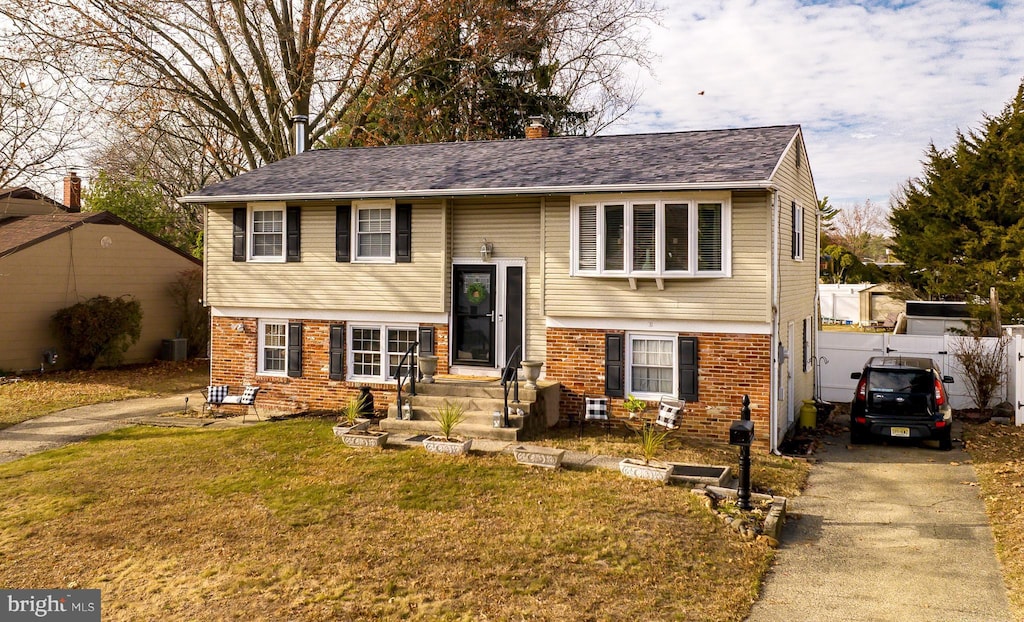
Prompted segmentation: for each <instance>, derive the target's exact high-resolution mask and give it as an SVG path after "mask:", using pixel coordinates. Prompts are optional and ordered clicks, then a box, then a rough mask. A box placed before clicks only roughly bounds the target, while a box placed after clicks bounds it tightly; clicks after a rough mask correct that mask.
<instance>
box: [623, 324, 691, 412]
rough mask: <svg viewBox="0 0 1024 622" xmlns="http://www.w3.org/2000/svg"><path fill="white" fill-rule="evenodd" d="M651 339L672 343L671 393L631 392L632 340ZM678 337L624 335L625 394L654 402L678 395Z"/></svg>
mask: <svg viewBox="0 0 1024 622" xmlns="http://www.w3.org/2000/svg"><path fill="white" fill-rule="evenodd" d="M634 339H651V340H655V339H656V340H658V341H669V342H671V343H672V349H671V350H670V351H671V352H672V393H671V394H668V393H650V392H641V391H632V390H631V388H632V386H633V340H634ZM678 343H679V336H678V335H677V334H675V333H626V360H625V363H626V370H625V371H626V374H625V375H626V393H627V394H628V395H632V396H634V397H638V398H640V399H644V400H651V401H656V400H659V399H661V398H662V397H675V396H677V395H679V347H678Z"/></svg>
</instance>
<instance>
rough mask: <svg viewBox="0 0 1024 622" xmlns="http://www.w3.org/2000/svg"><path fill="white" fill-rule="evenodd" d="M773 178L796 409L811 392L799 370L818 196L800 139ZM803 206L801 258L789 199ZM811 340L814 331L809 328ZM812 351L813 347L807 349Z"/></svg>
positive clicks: (783, 321) (813, 278)
mask: <svg viewBox="0 0 1024 622" xmlns="http://www.w3.org/2000/svg"><path fill="white" fill-rule="evenodd" d="M774 181H775V182H776V184H777V185H778V188H779V191H778V198H779V210H780V214H779V216H780V236H779V237H780V243H779V246H780V248H779V324H780V328H781V331H782V333H783V334H782V335H780V340H781V341H782V343H788V339H789V335H788V330H787V326H788V325H789V322H793V325H794V330H795V332H796V334H795V336H794V340H793V341H794V343H795V345H796V352H794V353H793V358H794V361H795V366H794V367H795V372H796V382H795V392H796V395H795V396H794V397H795V398H796V399H795V400H794V405H793V407H794V409H799V407H800V402H799V400H802V399H811V398H812V397H813V395H814V375H813V370H808V371H807V372H804V371H803V361H802V359H803V347H802V342H803V320H804V319H805V318H808V317H813V316H814V296H815V292H816V288H817V283H818V246H817V244H818V241H817V226H818V220H817V212H818V197H817V196H816V194H815V190H814V182H813V179H812V177H811V171H810V167H809V165H808V162H807V158H806V152H805V150H804V145H803V142H802V140H801V138H800V137H799V136H798V137H797V142H796V143H795V144H794V147H793V148H791V149H789V151H787V152H786V155H785V157H784V158H783V160H782V163H781V164H780V166H779V168H778V170H777V171H776V174H775V177H774ZM793 201H796V202H797V203H798V204H799V205H802V206H803V216H804V226H803V230H804V244H803V260H802V261H796V260H794V259H793V258H792V252H791V251H792V239H793V221H792V209H791V205H792V202H793ZM811 336H812V339H813V336H814V330H812V331H811ZM811 351H812V352H813V349H812V350H811Z"/></svg>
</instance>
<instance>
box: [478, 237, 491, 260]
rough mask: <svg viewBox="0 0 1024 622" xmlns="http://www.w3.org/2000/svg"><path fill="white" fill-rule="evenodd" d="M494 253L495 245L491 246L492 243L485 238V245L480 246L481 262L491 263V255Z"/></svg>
mask: <svg viewBox="0 0 1024 622" xmlns="http://www.w3.org/2000/svg"><path fill="white" fill-rule="evenodd" d="M493 253H494V245H493V244H491V243H490V242H488V241H487V238H484V242H483V244H481V245H480V260H481V261H490V260H491V255H492V254H493Z"/></svg>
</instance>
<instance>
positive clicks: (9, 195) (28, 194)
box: [0, 186, 69, 214]
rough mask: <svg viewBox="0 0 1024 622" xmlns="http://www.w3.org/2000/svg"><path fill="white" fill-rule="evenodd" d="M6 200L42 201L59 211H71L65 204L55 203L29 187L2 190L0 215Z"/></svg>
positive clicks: (0, 191) (0, 190)
mask: <svg viewBox="0 0 1024 622" xmlns="http://www.w3.org/2000/svg"><path fill="white" fill-rule="evenodd" d="M6 199H21V200H24V201H40V202H42V203H47V204H49V205H52V206H53V207H54V208H55V209H59V210H61V211H64V212H67V211H69V210H68V206H67V205H64V204H63V203H60V202H59V201H54V200H53V199H51V198H50V197H48V196H46V195H45V194H43V193H41V192H38V191H36V190H33V189H32V188H29V187H27V186H18V187H10V188H0V214H2V213H3V201H4V200H6Z"/></svg>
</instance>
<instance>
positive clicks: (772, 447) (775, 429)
mask: <svg viewBox="0 0 1024 622" xmlns="http://www.w3.org/2000/svg"><path fill="white" fill-rule="evenodd" d="M781 212H782V210H781V209H779V193H778V191H777V190H773V191H772V213H771V219H772V232H771V237H772V240H771V252H772V345H771V360H772V368H771V374H772V377H771V381H770V383H769V386H770V392H771V397H770V398H769V401H770V402H771V404H770V405H769V407H768V421H769V427H770V428H771V430H770V432H769V441H768V450H769V451H771V452H772V453H774V454H776V455H779V454H780V452H779V426H778V422H779V419H778V418H779V391H780V390H781V383H780V382H779V375H780V374H779V366H780V365H781V364H782V361H781V359H780V357H779V354H780V352H779V349H780V348H779V345H780V344H781V342H780V341H779V338H780V335H781V330H780V328H779V297H780V295H781V294H780V292H779V229H780V228H781V224H780V222H779V219H780V218H781V216H780V214H781Z"/></svg>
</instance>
